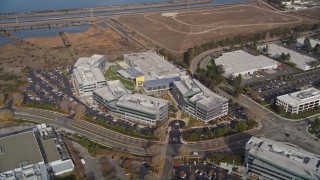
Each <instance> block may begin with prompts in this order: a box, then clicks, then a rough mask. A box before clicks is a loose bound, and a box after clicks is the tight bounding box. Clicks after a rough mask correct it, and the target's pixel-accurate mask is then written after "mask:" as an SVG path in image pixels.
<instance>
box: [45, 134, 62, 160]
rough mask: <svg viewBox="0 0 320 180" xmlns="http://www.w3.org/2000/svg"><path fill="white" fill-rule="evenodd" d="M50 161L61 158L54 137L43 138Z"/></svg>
mask: <svg viewBox="0 0 320 180" xmlns="http://www.w3.org/2000/svg"><path fill="white" fill-rule="evenodd" d="M41 142H42V145H43V148H44V151H45V152H46V157H47V160H48V162H53V161H57V160H60V156H59V152H58V149H57V147H56V144H55V142H54V141H53V139H46V140H43V139H41Z"/></svg>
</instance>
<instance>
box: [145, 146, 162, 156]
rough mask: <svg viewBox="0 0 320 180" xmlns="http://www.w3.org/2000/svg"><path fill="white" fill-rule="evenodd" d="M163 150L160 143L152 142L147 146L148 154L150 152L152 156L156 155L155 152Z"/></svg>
mask: <svg viewBox="0 0 320 180" xmlns="http://www.w3.org/2000/svg"><path fill="white" fill-rule="evenodd" d="M163 151H164V148H163V146H162V145H160V144H153V145H151V146H150V147H148V148H147V152H148V154H150V155H152V156H154V155H157V154H161V153H163Z"/></svg>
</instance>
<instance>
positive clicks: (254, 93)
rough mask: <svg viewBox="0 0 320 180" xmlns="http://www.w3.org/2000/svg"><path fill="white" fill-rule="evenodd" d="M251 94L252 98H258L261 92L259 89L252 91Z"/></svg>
mask: <svg viewBox="0 0 320 180" xmlns="http://www.w3.org/2000/svg"><path fill="white" fill-rule="evenodd" d="M250 96H251V98H252V99H254V100H256V99H257V98H258V96H259V93H258V92H257V91H253V92H251V93H250Z"/></svg>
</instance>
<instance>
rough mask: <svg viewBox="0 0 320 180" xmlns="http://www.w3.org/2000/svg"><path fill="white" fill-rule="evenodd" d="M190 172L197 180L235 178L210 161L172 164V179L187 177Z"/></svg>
mask: <svg viewBox="0 0 320 180" xmlns="http://www.w3.org/2000/svg"><path fill="white" fill-rule="evenodd" d="M192 174H194V176H195V179H197V180H209V179H236V178H235V176H234V175H232V173H231V172H230V171H229V170H227V169H222V168H221V167H218V166H217V165H215V164H212V163H206V162H197V161H189V162H187V163H186V164H181V165H179V166H173V172H172V176H173V178H174V179H189V177H190V176H191V175H192Z"/></svg>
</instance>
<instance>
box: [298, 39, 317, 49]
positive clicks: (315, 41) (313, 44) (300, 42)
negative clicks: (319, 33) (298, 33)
mask: <svg viewBox="0 0 320 180" xmlns="http://www.w3.org/2000/svg"><path fill="white" fill-rule="evenodd" d="M304 39H305V38H298V39H297V43H296V44H295V45H296V46H297V47H302V46H303V44H304ZM309 39H310V44H311V46H312V48H314V47H315V46H316V45H317V44H320V41H319V40H316V39H312V38H309Z"/></svg>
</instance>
